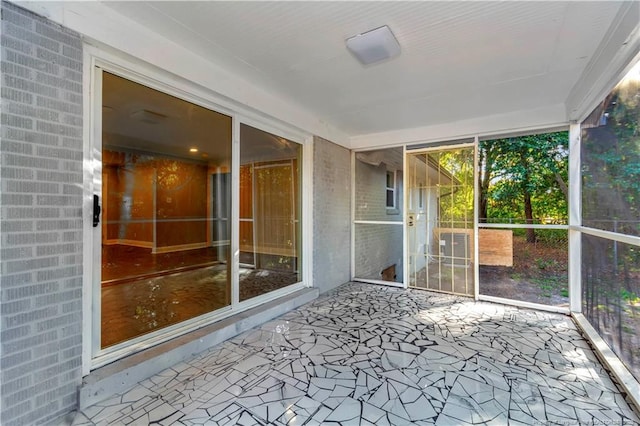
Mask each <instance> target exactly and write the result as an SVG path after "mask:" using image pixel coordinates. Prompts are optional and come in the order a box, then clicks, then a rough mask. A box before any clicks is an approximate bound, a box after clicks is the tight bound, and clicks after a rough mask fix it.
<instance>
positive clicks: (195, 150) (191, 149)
mask: <svg viewBox="0 0 640 426" xmlns="http://www.w3.org/2000/svg"><path fill="white" fill-rule="evenodd" d="M189 152H198V148H189Z"/></svg>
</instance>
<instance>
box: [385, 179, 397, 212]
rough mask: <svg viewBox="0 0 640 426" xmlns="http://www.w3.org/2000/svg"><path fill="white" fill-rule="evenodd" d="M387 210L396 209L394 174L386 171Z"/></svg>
mask: <svg viewBox="0 0 640 426" xmlns="http://www.w3.org/2000/svg"><path fill="white" fill-rule="evenodd" d="M386 200H387V208H388V209H395V208H396V172H395V171H387V187H386Z"/></svg>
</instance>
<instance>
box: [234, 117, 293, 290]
mask: <svg viewBox="0 0 640 426" xmlns="http://www.w3.org/2000/svg"><path fill="white" fill-rule="evenodd" d="M301 160H302V146H301V145H300V144H297V143H294V142H291V141H289V140H287V139H284V138H281V137H279V136H276V135H273V134H271V133H267V132H264V131H262V130H259V129H256V128H254V127H251V126H247V125H245V124H241V126H240V264H241V265H240V301H244V300H247V299H250V298H253V297H256V296H260V295H262V294H266V293H268V292H271V291H273V290H277V289H280V288H283V287H286V286H289V285H291V284H295V283H297V282H299V281H301V279H302V275H301V257H300V253H301V250H300V248H301V232H300V226H301V220H300V219H301V217H300V212H301V204H300V203H301V192H300V168H299V165H300V162H301Z"/></svg>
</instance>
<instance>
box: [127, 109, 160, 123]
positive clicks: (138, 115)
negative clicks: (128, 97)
mask: <svg viewBox="0 0 640 426" xmlns="http://www.w3.org/2000/svg"><path fill="white" fill-rule="evenodd" d="M130 116H131V118H133V119H134V120H138V121H142V122H143V123H149V124H158V123H162V122H163V121H164V120H166V118H167V116H166V115H163V114H160V113H158V112H153V111H149V110H148V109H139V110H137V111H134V112H132V113H131V114H130Z"/></svg>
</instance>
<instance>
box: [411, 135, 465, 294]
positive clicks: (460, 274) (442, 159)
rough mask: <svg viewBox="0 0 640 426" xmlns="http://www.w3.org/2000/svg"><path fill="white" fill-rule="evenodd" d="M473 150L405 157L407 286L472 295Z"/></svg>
mask: <svg viewBox="0 0 640 426" xmlns="http://www.w3.org/2000/svg"><path fill="white" fill-rule="evenodd" d="M473 164H474V151H473V148H472V147H470V148H456V149H447V150H444V149H443V150H441V151H429V152H422V153H407V167H408V170H407V179H408V184H407V193H406V196H407V213H406V222H407V253H408V267H409V286H410V287H416V288H424V289H429V290H436V291H443V292H448V293H454V294H463V295H468V296H471V295H473V294H474V273H473V263H474V259H473V247H474V241H473V219H474V215H473V205H474V194H473V186H474V185H473V176H474V172H473Z"/></svg>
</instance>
